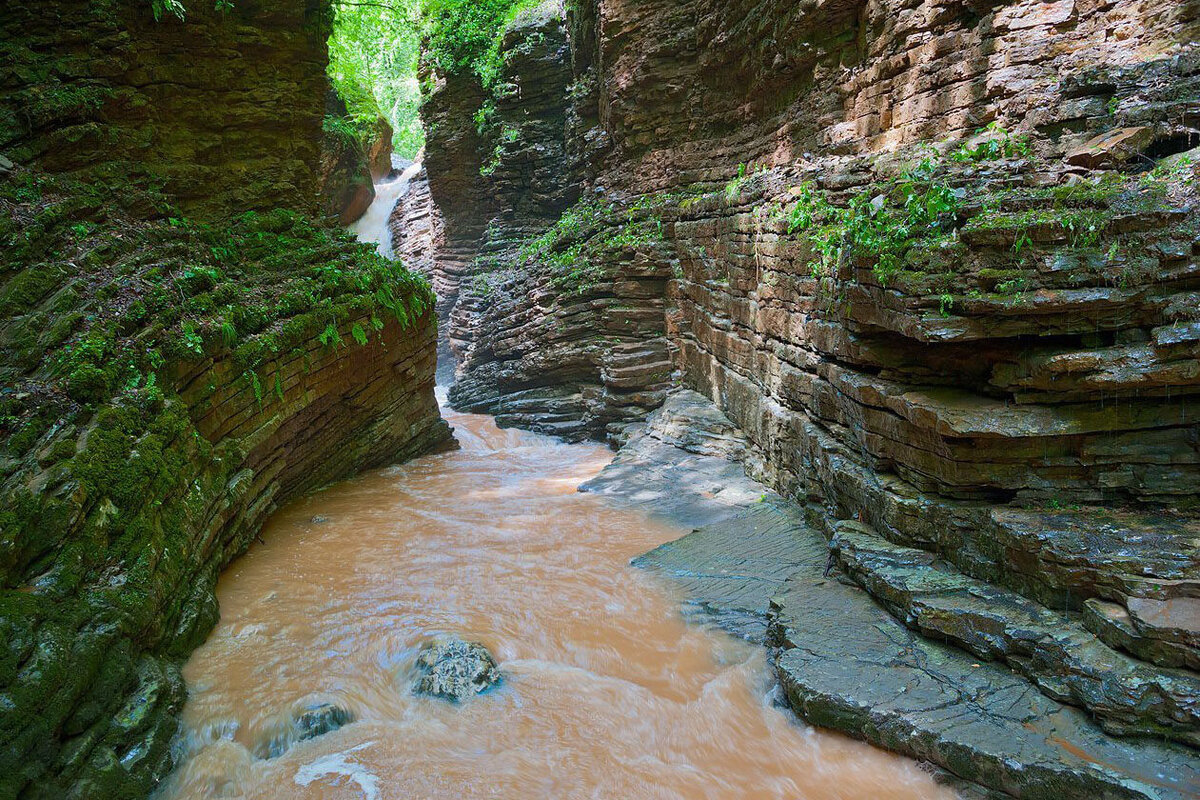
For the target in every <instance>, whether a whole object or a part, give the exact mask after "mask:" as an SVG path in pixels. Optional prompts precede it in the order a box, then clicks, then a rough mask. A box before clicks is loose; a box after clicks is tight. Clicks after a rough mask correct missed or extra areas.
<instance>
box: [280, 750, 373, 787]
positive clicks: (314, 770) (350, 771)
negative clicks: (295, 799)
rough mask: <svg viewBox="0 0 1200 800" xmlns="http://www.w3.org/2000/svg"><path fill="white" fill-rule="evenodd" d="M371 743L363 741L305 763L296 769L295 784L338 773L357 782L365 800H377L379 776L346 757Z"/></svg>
mask: <svg viewBox="0 0 1200 800" xmlns="http://www.w3.org/2000/svg"><path fill="white" fill-rule="evenodd" d="M373 744H375V743H374V742H363V743H362V744H360V745H358V746H357V747H351V748H350V749H349V750H343V751H342V752H340V753H331V754H330V755H327V756H321V757H320V758H318V759H317V760H316V761H313V762H312V763H310V764H305V765H304V766H302V767H300V769H298V770H296V777H295V781H296V785H297V786H308V785H309V784H310V783H312V782H313V781H316V780H320V779H321V778H324V777H326V776H328V775H334V776H338V775H340V776H342V777H345V778H349V779H350V780H351V781H353V782H354V783H357V784H358V785H359V787H360V788H361V789H362V793H363V797H364V798H366V800H378V798H379V777H378V776H376V775H375V774H374V773H372V772H371V771H370V770H368V769H367V768H366V767H364V766H363V765H362V764H359V763H358V762H357V761H351V760H350V759H349V758H348V756H349V755H350V754H351V753H356V752H358V751H359V750H365V749H366V748H368V747H370V746H371V745H373Z"/></svg>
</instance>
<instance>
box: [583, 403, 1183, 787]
mask: <svg viewBox="0 0 1200 800" xmlns="http://www.w3.org/2000/svg"><path fill="white" fill-rule="evenodd" d="M703 403H704V401H703V399H702V398H700V397H699V395H695V394H694V393H688V392H683V393H677V394H673V395H671V396H670V397H669V399H668V400H667V403H666V405H665V406H664V407H663V408H662V409H660V410H659V411H657V412H655V413H654V414H653V415H651V418H650V421H649V424H648V426H647V428H646V429H645V430H644V431H638V432H635V433H634V434H633V436H632V439H631V441H630V443H629V444H628V445H626V446H625V447H624V448H622V450H621V451H620V453H618V456H617V459H616V461H615V462H614V464H613V465H612V466H610V467H608V468H607V469H605V471H604V472H603V473H601V475H600V476H599V477H598V478H596V479H595V480H593V481H591V482H589V483H588V484H585V486H584V488H585V489H586V490H587V491H589V492H594V493H596V494H599V495H601V496H603V497H606V498H609V499H610V500H612V501H614V502H619V503H623V504H631V505H635V506H638V507H642V508H645V509H646V510H648V511H650V512H651V513H654V514H657V515H661V516H663V517H666V518H667V519H669V520H671V521H673V522H675V523H676V524H685V525H691V526H695V527H696V530H695V531H694V532H693V533H691V534H689V535H688V536H685V537H684V538H682V539H680V540H678V541H676V542H671V543H669V544H666V545H663V546H662V547H659V548H657V549H655V550H653V551H651V552H650V553H647V554H646V555H644V556H641V557H639V558H637V559H635V561H634V563H635V564H637V565H638V566H641V567H643V568H645V569H649V570H652V571H655V572H658V573H661V574H664V575H666V576H668V577H670V578H672V579H673V580H674V581H676V582H678V583H679V584H680V585H681V586H682V587H683V588H684V590H685V594H686V597H687V602H688V604H689V605H690V607H691V608H692V609H694V610H695V612H696V614H697V617H698V618H700V619H710V620H712V621H713V622H715V623H716V624H718V625H720V626H721V627H722V628H724V629H726V630H728V631H730V632H731V633H734V634H736V635H739V636H744V637H746V638H749V639H752V640H758V641H762V640H763V639H764V638H765V639H766V641H767V643H768V644H769V645H770V646H771V647H772V652H773V661H774V667H775V671H776V675H777V677H778V680H779V683H780V686H781V688H782V689H783V693H784V695H785V696H786V697H787V699H788V701H789V703H790V704H791V705H792V707H793V708H795V709H796V710H797V711H798V712H799V713H800V714H801V715H802V716H803V717H805V718H806V719H808V720H809V721H811V722H813V723H814V724H817V725H821V726H823V727H828V728H832V729H835V730H839V731H844V732H846V733H848V734H850V735H852V736H855V737H858V738H861V739H865V740H866V741H869V742H871V743H872V744H875V745H878V746H881V747H886V748H888V749H891V750H895V751H897V752H900V753H904V754H906V755H909V756H911V757H913V758H917V759H920V760H923V761H927V762H930V763H932V764H934V765H936V766H938V767H940V768H941V769H944V770H946V772H947V773H949V774H950V775H954V776H957V777H958V778H961V779H965V780H967V781H971V782H973V783H976V784H982V785H983V786H987V787H989V788H991V789H995V790H999V791H1002V792H1005V793H1007V794H1011V795H1012V796H1014V797H1031V798H1052V797H1057V798H1063V797H1072V798H1075V797H1078V798H1092V797H1103V798H1139V800H1148V799H1152V800H1182V798H1186V797H1194V796H1195V793H1196V791H1197V789H1198V788H1200V770H1198V769H1197V763H1198V762H1197V760H1196V759H1195V757H1194V754H1195V751H1194V750H1190V749H1189V748H1187V747H1181V746H1177V745H1171V744H1165V743H1162V742H1160V741H1155V740H1153V739H1141V740H1129V739H1124V740H1119V739H1114V738H1111V737H1109V736H1108V735H1106V734H1105V733H1104V731H1103V730H1102V728H1101V727H1100V726H1099V725H1097V724H1096V723H1095V722H1093V721H1092V720H1091V719H1090V718H1089V715H1088V714H1086V713H1084V712H1082V711H1080V710H1078V709H1076V708H1072V707H1071V705H1067V704H1064V703H1062V702H1058V701H1056V700H1053V699H1051V698H1049V697H1046V696H1045V695H1043V694H1040V693H1039V692H1038V691H1037V690H1035V689H1033V688H1032V687H1031V686H1030V684H1029V683H1028V681H1027V680H1026V679H1025V678H1024V677H1023V676H1022V675H1021V674H1018V673H1016V672H1013V671H1010V670H1009V669H1007V668H1006V667H1005V666H1004V665H1003V664H999V663H996V662H994V661H990V660H980V659H979V658H978V657H977V656H974V655H972V654H970V653H967V652H964V651H963V650H960V649H957V648H955V647H953V646H950V645H947V644H941V643H937V642H933V641H930V640H928V639H926V638H923V637H922V636H920V635H918V634H917V633H915V632H914V631H912V630H910V629H908V628H906V627H905V625H904V624H903V623H902V622H900V621H897V619H895V618H893V617H892V616H890V615H889V614H888V612H887V611H885V610H883V609H882V608H880V607H879V606H878V605H876V604H875V603H874V602H872V599H871V596H870V595H869V594H867V593H866V592H864V591H862V590H861V589H859V588H857V587H855V586H854V585H852V584H850V583H849V581H846V582H843V580H845V579H844V578H841V577H840V576H839V575H838V574H837V573H835V572H834V571H833V570H834V569H835V566H836V563H837V562H836V561H835V558H836V559H840V560H841V561H842V562H843V563H847V559H850V558H855V559H856V560H857V561H859V562H862V561H864V559H865V558H866V556H865V555H859V556H851V555H849V554H848V550H849V548H850V547H851V545H850V544H849V543H850V542H851V541H854V542H856V543H857V542H861V541H863V539H864V537H863V535H862V534H861V533H860V532H858V531H857V530H856V529H854V528H853V527H852V526H850V525H849V524H847V526H846V529H845V530H844V531H843V533H842V534H841V535H840V539H839V540H835V541H834V542H833V548H834V549H833V550H831V549H830V544H829V543H828V542H827V540H826V539H825V537H824V536H822V535H821V533H820V532H819V531H818V530H817V529H815V528H814V527H813V526H811V525H810V524H808V523H807V522H806V521H805V514H804V511H803V509H800V508H797V507H796V506H795V504H793V503H790V502H788V501H786V500H784V499H783V498H782V497H780V496H779V495H777V494H775V493H774V492H772V491H770V490H769V489H767V488H766V487H765V486H763V485H761V484H758V483H756V482H755V481H753V480H751V479H749V478H747V477H746V476H745V475H744V474H741V470H740V466H739V465H738V464H736V463H734V462H731V461H729V460H728V458H729V457H730V455H731V454H732V451H731V448H730V445H731V444H733V445H735V444H736V443H737V442H738V441H739V440H740V441H741V443H742V445H743V446H746V444H747V443H746V442H745V440H744V439H743V438H742V437H741V434H740V432H738V431H737V430H736V429H734V428H732V426H731V425H730V423H729V421H728V420H724V419H722V418H721V417H720V415H719V413H718V412H715V409H712V408H711V406H710V407H709V410H708V411H707V412H705V411H700V410H699V409H701V408H703ZM699 425H703V426H704V427H697V426H699ZM679 428H687V429H688V430H689V431H690V435H691V437H692V438H691V443H690V444H688V445H687V446H688V449H683V447H680V446H677V445H678V444H683V443H682V442H677V443H671V437H670V436H669V435H664V432H666V431H670V430H673V429H679ZM706 442H707V443H706ZM852 537H854V538H852ZM855 547H856V553H860V554H861V553H862V547H861V546H859V545H855ZM886 552H887V554H888V555H887V556H886V557H887V558H889V559H891V560H892V561H893V562H894V561H895V560H896V558H897V552H896V551H895V550H887V551H886ZM876 557H877V558H882V557H884V556H876ZM852 574H855V575H862V574H864V573H863V572H862V571H861V570H860V571H858V572H855V573H852ZM870 574H874V575H892V576H894V578H895V579H896V580H901V579H906V580H908V585H909V586H911V585H912V584H913V582H914V576H913V573H912V570H911V569H906V570H903V571H901V569H900V568H899V567H892V568H891V569H890V570H883V569H879V568H876V569H875V570H873V571H872V572H871V573H870ZM954 580H955V579H954V577H953V576H952V575H950V576H947V577H945V578H940V579H938V581H937V582H936V584H934V585H936V586H939V587H941V586H945V585H948V584H950V583H952V582H953V581H954ZM931 583H933V581H932V580H927V581H926V582H925V585H928V584H931ZM954 588H955V587H951V588H950V591H947V592H939V593H934V592H933V591H932V590H930V589H927V590H926V594H925V595H923V596H921V597H920V598H919V599H914V600H912V601H911V602H910V604H909V607H913V608H916V607H917V606H918V604H919V607H920V609H921V610H922V612H923V613H925V614H928V615H929V616H928V619H929V622H930V623H931V624H933V623H934V622H935V621H936V620H942V621H943V622H944V623H945V624H954V622H955V621H957V620H960V619H962V618H961V617H960V616H958V615H956V614H954V613H947V614H946V615H945V616H944V617H941V616H937V615H936V611H937V610H938V609H943V610H944V609H945V608H946V604H947V603H950V602H955V601H956V600H957V602H976V603H986V602H987V601H988V600H989V599H995V598H994V595H991V594H981V593H979V592H978V591H972V592H957V591H954ZM894 596H897V595H889V597H894ZM905 596H906V597H907V595H905ZM935 603H936V604H940V605H937V606H935V605H934V604H935ZM893 605H894V604H891V605H889V607H893ZM1043 613H1047V614H1048V613H1050V612H1043ZM901 616H902V617H903V615H901ZM996 619H999V620H1001V621H1000V622H999V623H995V624H993V625H992V626H991V628H990V629H989V628H988V627H987V625H986V624H983V625H977V626H976V627H975V628H973V629H972V632H973V634H974V635H975V636H977V637H979V638H980V640H981V641H993V642H994V641H998V638H997V637H996V636H995V634H994V633H992V631H994V630H996V629H1000V628H1002V627H1003V625H1004V624H1005V623H1004V621H1003V619H1004V618H1003V617H1002V616H1001V615H999V614H997V616H996ZM977 621H978V620H977ZM910 624H912V623H911V621H910ZM913 627H917V625H915V624H914V625H913ZM1039 633H1040V635H1039ZM1021 635H1022V636H1025V637H1026V639H1025V641H1026V643H1030V642H1034V643H1036V642H1043V643H1045V644H1048V643H1049V640H1051V638H1052V637H1053V636H1058V637H1059V638H1060V639H1061V638H1062V637H1065V636H1069V635H1071V632H1070V631H1050V632H1039V631H1037V630H1036V628H1034V629H1031V630H1029V631H1022V632H1021ZM1075 635H1076V636H1078V635H1079V634H1075ZM1043 646H1044V644H1043ZM1015 649H1016V648H1013V647H1011V646H1010V651H1012V650H1015ZM1096 652H1097V649H1096V648H1095V647H1094V648H1093V649H1092V650H1091V651H1090V653H1092V654H1094V653H1096ZM988 655H991V654H988ZM1083 657H1084V658H1086V657H1087V655H1086V654H1085V655H1084V656H1083ZM1110 657H1112V658H1113V659H1115V660H1117V661H1120V660H1121V657H1120V656H1119V655H1118V654H1116V653H1110ZM1117 679H1118V681H1119V676H1117ZM967 788H968V790H969V787H967Z"/></svg>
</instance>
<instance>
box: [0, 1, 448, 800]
mask: <svg viewBox="0 0 1200 800" xmlns="http://www.w3.org/2000/svg"><path fill="white" fill-rule="evenodd" d="M187 7H188V20H187V21H186V22H183V21H179V20H175V19H173V18H170V17H167V18H164V19H163V20H162V21H160V22H155V21H154V20H153V18H152V15H151V11H150V4H149V3H146V4H141V3H134V4H117V3H93V2H82V1H81V2H73V0H61V1H60V2H53V3H44V4H39V5H38V7H37V8H33V7H32V6H30V5H28V4H18V5H16V6H12V7H6V8H5V11H4V13H3V15H0V16H2V22H0V24H2V25H3V38H2V39H0V46H2V47H3V48H4V52H5V54H6V56H7V58H6V59H5V60H4V67H3V68H0V69H2V70H3V72H0V155H2V156H3V158H0V320H2V321H0V383H2V384H3V388H2V390H0V434H2V443H0V796H3V797H79V798H95V797H114V798H115V797H139V796H146V795H147V794H148V793H149V791H150V790H151V788H152V787H153V785H154V783H155V781H156V780H157V779H159V778H161V777H162V776H163V775H164V774H165V772H166V771H167V770H169V768H170V766H171V755H170V742H171V738H172V736H173V735H174V734H175V732H176V727H177V722H176V715H177V713H178V711H179V710H180V708H181V707H182V704H183V702H184V699H185V697H186V688H185V686H184V684H183V680H182V677H181V674H180V667H181V665H182V663H183V661H184V660H185V659H186V657H187V656H188V654H189V653H190V652H191V651H192V649H194V648H195V647H196V646H197V645H198V644H199V643H200V642H202V641H203V639H204V637H205V636H206V635H207V633H208V632H209V630H210V629H211V628H212V626H213V624H214V623H215V621H216V619H217V607H216V601H215V597H214V594H213V589H214V586H215V583H216V580H217V576H218V573H219V571H220V570H221V569H222V568H223V567H224V566H225V565H226V564H228V563H229V562H230V560H232V559H233V558H235V557H236V556H237V555H239V554H240V553H242V552H243V551H244V550H245V549H246V548H247V547H248V546H249V545H250V543H251V542H252V541H253V540H254V537H255V536H256V535H257V533H258V530H259V528H260V526H261V524H262V522H263V520H264V519H265V518H266V516H267V515H268V514H270V513H271V511H272V510H273V509H275V508H277V507H278V506H279V505H280V504H282V503H286V502H288V501H289V500H290V499H292V498H295V497H297V496H298V495H300V494H302V493H304V492H306V491H309V490H311V489H314V488H317V487H319V486H321V485H323V484H325V483H328V482H331V481H335V480H339V479H341V478H344V477H347V476H349V475H351V474H353V473H354V472H355V471H357V470H361V469H364V468H369V467H372V466H376V465H383V464H388V463H393V462H395V461H399V460H402V459H405V458H409V457H412V456H415V455H419V454H421V453H424V452H428V451H430V450H433V449H437V448H439V447H445V446H448V445H449V444H450V432H449V430H448V428H447V426H446V425H445V423H444V422H443V421H442V420H441V419H440V416H439V414H438V410H437V405H436V402H435V400H434V396H433V374H434V368H435V359H436V355H435V346H434V341H435V328H436V320H435V318H434V313H433V310H432V306H433V296H432V293H431V292H430V290H429V287H428V285H427V284H426V283H425V282H424V281H422V280H420V279H418V278H417V277H416V276H414V275H412V274H410V273H408V272H407V271H406V270H404V269H403V268H402V267H400V266H398V265H395V264H392V263H390V262H385V261H382V260H381V259H379V258H378V257H377V256H376V255H375V254H374V253H373V252H372V251H371V250H370V249H369V248H366V247H363V246H360V245H358V244H356V243H353V242H352V241H351V240H350V238H349V236H348V235H347V234H345V233H344V232H343V231H341V230H340V229H338V228H336V227H331V224H330V223H328V222H326V221H323V220H321V219H319V218H318V217H319V215H318V203H319V185H318V180H317V172H318V161H319V151H320V147H321V121H322V116H323V100H324V97H325V85H326V79H325V75H324V69H325V37H326V36H327V35H328V25H327V9H326V8H325V6H324V4H322V3H311V4H307V5H306V4H294V3H286V2H279V3H272V2H266V3H254V4H250V3H247V4H244V5H243V4H240V3H239V4H235V7H234V9H233V10H230V11H226V12H219V11H214V10H213V8H212V4H211V3H208V4H204V3H189V4H187ZM14 162H15V164H14ZM264 208H271V209H273V210H271V211H256V210H255V209H264Z"/></svg>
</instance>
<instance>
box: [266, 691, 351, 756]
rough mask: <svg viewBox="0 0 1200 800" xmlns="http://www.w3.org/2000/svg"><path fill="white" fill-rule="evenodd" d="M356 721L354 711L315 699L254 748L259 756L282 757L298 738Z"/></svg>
mask: <svg viewBox="0 0 1200 800" xmlns="http://www.w3.org/2000/svg"><path fill="white" fill-rule="evenodd" d="M351 722H354V713H353V712H351V711H349V710H348V709H346V708H343V707H342V706H338V705H334V704H332V703H314V704H312V705H309V706H306V707H305V708H304V709H303V710H301V711H299V712H298V713H297V714H296V715H295V716H293V717H292V719H291V720H289V721H288V722H287V723H286V724H285V725H283V726H282V727H281V729H280V730H278V731H276V732H275V733H273V734H271V735H270V736H268V737H267V738H266V740H265V741H263V742H262V743H260V744H259V745H258V746H257V747H255V748H254V753H255V755H257V756H258V757H259V758H279V757H280V756H281V755H283V754H284V753H286V752H287V751H288V750H289V749H291V747H292V745H294V744H296V743H297V742H303V741H307V740H308V739H315V738H317V737H318V736H324V735H325V734H327V733H331V732H333V731H336V730H337V729H338V728H341V727H344V726H346V725H349V724H350V723H351Z"/></svg>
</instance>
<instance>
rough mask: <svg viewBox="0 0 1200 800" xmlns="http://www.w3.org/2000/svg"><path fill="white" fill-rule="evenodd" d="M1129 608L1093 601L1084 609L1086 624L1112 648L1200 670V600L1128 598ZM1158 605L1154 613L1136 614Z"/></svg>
mask: <svg viewBox="0 0 1200 800" xmlns="http://www.w3.org/2000/svg"><path fill="white" fill-rule="evenodd" d="M1125 603H1126V605H1128V606H1129V607H1130V608H1126V607H1125V606H1122V605H1120V604H1119V603H1114V602H1110V601H1108V600H1100V599H1098V598H1094V597H1093V598H1091V599H1089V600H1088V601H1087V602H1086V603H1084V607H1083V624H1084V625H1085V626H1086V627H1087V629H1088V630H1090V631H1091V632H1092V633H1094V634H1096V635H1097V636H1098V637H1100V639H1101V641H1103V642H1105V643H1106V644H1108V645H1109V646H1110V647H1115V648H1117V649H1119V650H1124V651H1125V652H1127V653H1132V654H1133V655H1135V656H1137V657H1138V658H1140V659H1143V660H1144V661H1150V662H1152V663H1155V664H1159V665H1160V666H1164V667H1185V668H1187V669H1190V670H1195V671H1200V646H1198V645H1197V643H1196V640H1197V635H1198V634H1200V599H1198V598H1195V597H1177V598H1173V599H1169V600H1149V599H1144V598H1127V599H1126V601H1125ZM1147 606H1158V608H1156V609H1155V610H1156V612H1157V613H1154V614H1150V615H1146V614H1135V613H1132V612H1133V610H1140V609H1143V608H1146V607H1147Z"/></svg>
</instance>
